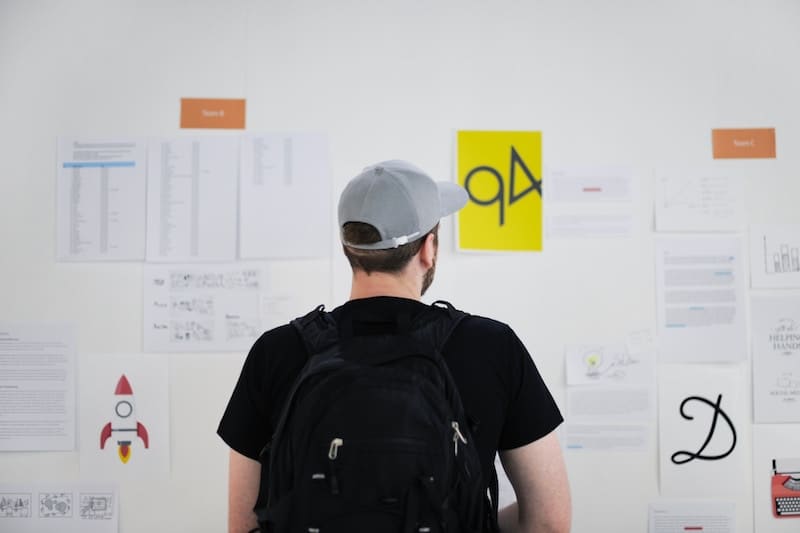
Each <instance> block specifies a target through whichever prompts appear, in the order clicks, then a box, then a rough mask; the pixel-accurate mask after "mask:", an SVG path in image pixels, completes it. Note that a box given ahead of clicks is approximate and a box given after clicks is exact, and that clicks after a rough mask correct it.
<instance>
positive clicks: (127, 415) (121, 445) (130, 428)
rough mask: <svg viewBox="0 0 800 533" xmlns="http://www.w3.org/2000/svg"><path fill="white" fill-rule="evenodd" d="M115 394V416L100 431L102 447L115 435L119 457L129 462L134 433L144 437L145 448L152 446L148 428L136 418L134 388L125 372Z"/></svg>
mask: <svg viewBox="0 0 800 533" xmlns="http://www.w3.org/2000/svg"><path fill="white" fill-rule="evenodd" d="M114 396H115V397H116V405H115V406H114V414H115V416H114V418H113V419H112V420H111V422H109V423H107V424H106V425H105V426H103V429H102V430H101V431H100V449H101V450H102V449H105V447H106V441H107V440H108V439H109V437H111V435H114V436H115V437H116V439H117V446H118V449H117V453H118V454H119V459H120V461H122V462H123V463H127V462H128V459H130V458H131V440H132V439H133V433H136V436H137V437H139V438H140V439H142V442H144V447H145V448H149V447H150V439H149V437H148V435H147V429H145V427H144V425H142V424H141V423H140V422H139V421H137V420H136V416H135V411H136V410H135V408H134V407H135V404H134V402H133V390H132V389H131V384H130V383H128V378H126V377H125V374H122V376H121V377H120V378H119V381H118V382H117V388H116V390H115V391H114Z"/></svg>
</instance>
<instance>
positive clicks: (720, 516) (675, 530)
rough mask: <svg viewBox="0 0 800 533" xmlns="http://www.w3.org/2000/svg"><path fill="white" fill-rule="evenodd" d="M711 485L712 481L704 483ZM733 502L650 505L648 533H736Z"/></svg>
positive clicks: (662, 503) (661, 503) (660, 503)
mask: <svg viewBox="0 0 800 533" xmlns="http://www.w3.org/2000/svg"><path fill="white" fill-rule="evenodd" d="M708 482H709V483H710V484H713V481H712V480H709V481H708ZM735 523H736V508H735V506H734V504H733V503H727V502H716V501H692V502H666V501H665V502H658V503H651V504H650V508H649V518H648V529H647V531H648V533H694V532H700V533H736V527H735Z"/></svg>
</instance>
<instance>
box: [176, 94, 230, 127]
mask: <svg viewBox="0 0 800 533" xmlns="http://www.w3.org/2000/svg"><path fill="white" fill-rule="evenodd" d="M244 117H245V100H244V99H243V98H242V99H234V98H181V128H224V129H240V130H243V129H244Z"/></svg>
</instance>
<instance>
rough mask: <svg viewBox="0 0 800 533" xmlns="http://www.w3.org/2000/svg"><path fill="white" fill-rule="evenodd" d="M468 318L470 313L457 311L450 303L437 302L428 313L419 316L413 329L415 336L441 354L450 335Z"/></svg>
mask: <svg viewBox="0 0 800 533" xmlns="http://www.w3.org/2000/svg"><path fill="white" fill-rule="evenodd" d="M468 316H469V314H468V313H465V312H464V311H460V310H458V309H456V308H455V307H453V304H451V303H450V302H447V301H445V300H437V301H435V302H433V303H432V304H431V305H430V307H429V309H428V310H427V311H426V312H424V313H420V314H419V315H418V316H417V318H416V319H415V320H414V324H413V325H412V328H411V329H412V331H414V332H415V335H417V336H418V337H419V338H421V339H424V340H426V341H427V342H428V343H430V344H431V345H432V346H434V347H435V348H436V350H437V351H439V352H441V350H442V348H443V347H444V345H445V344H447V341H448V340H449V339H450V335H452V333H453V332H454V331H455V329H456V328H457V327H458V325H459V324H461V321H462V320H464V319H465V318H467V317H468Z"/></svg>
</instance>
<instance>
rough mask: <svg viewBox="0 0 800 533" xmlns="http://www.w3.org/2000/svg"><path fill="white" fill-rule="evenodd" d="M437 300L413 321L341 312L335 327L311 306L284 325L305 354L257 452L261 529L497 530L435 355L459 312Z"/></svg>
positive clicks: (328, 532) (460, 415)
mask: <svg viewBox="0 0 800 533" xmlns="http://www.w3.org/2000/svg"><path fill="white" fill-rule="evenodd" d="M437 304H439V305H436V304H434V305H433V306H431V307H430V308H429V309H428V310H426V311H425V312H423V313H421V314H419V315H418V316H417V317H416V319H414V320H413V321H412V320H411V319H410V317H407V316H403V315H400V316H399V317H392V318H391V319H390V318H381V317H375V316H370V317H353V316H349V315H347V316H345V315H344V314H343V315H342V316H341V317H340V321H339V324H337V323H336V321H334V319H333V317H332V315H331V314H330V313H326V312H325V311H324V310H323V307H322V306H320V307H318V308H317V309H315V310H314V311H312V312H311V313H309V314H307V315H306V316H304V317H302V318H299V319H296V320H294V321H292V324H293V325H294V326H295V327H296V328H297V330H298V331H299V333H300V335H301V337H302V338H303V341H304V343H305V345H306V349H307V350H308V353H309V354H310V357H309V360H308V361H307V362H306V365H305V366H304V368H303V370H302V371H301V372H300V374H299V376H298V378H297V380H296V382H295V384H294V387H293V389H292V391H291V392H290V393H289V396H288V399H287V401H286V404H285V405H284V406H283V411H282V413H281V416H280V419H279V422H278V425H277V427H276V430H275V433H274V434H273V438H272V440H271V441H270V444H268V445H267V447H265V449H264V451H263V452H262V457H261V462H262V478H261V479H262V487H261V491H260V494H259V501H258V502H257V503H256V509H255V512H256V515H257V518H258V522H259V526H260V528H261V531H265V532H269V533H295V532H300V533H360V532H369V533H373V532H379V533H384V532H386V533H394V532H397V533H438V532H447V533H462V532H463V533H467V532H470V533H472V532H483V531H496V530H497V528H496V511H495V510H493V509H492V505H491V500H490V498H489V496H488V495H487V491H486V485H485V483H484V480H483V479H482V475H481V465H480V460H479V457H478V452H477V450H476V448H475V443H474V441H473V440H472V434H471V433H472V432H471V429H473V428H470V427H469V426H470V425H469V423H468V421H467V417H466V416H465V413H464V408H463V406H462V404H461V398H460V396H459V394H458V390H457V389H456V386H455V383H454V382H453V378H452V376H451V375H450V372H449V370H448V368H447V366H446V363H445V361H444V359H443V358H442V356H441V353H440V349H441V347H442V346H443V345H444V343H445V342H446V341H447V339H448V337H449V335H450V333H451V332H452V331H453V330H454V329H455V327H456V326H457V325H458V324H459V322H460V321H461V320H462V319H463V318H464V317H465V316H466V314H465V313H463V312H461V311H458V310H456V309H455V308H453V306H451V305H450V304H449V303H446V302H437ZM387 320H388V321H389V323H388V324H387ZM387 326H388V328H389V330H390V331H389V332H388V333H387V332H386V330H387ZM354 329H355V330H357V331H356V333H358V334H354ZM365 332H366V334H364V333H365ZM372 333H374V334H372ZM265 483H266V484H267V490H266V491H265V490H264V484H265Z"/></svg>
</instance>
